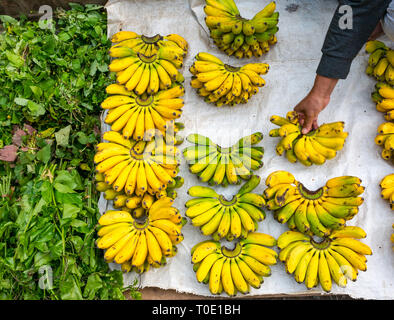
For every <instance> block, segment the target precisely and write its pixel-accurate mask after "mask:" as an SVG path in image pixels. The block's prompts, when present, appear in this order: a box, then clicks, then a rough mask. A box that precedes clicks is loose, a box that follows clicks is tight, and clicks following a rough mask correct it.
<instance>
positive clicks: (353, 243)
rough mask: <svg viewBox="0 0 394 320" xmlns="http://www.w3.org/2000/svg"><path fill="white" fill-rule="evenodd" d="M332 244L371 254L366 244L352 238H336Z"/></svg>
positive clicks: (363, 253)
mask: <svg viewBox="0 0 394 320" xmlns="http://www.w3.org/2000/svg"><path fill="white" fill-rule="evenodd" d="M332 243H333V244H336V245H339V246H343V247H346V248H349V249H351V250H353V251H355V252H357V253H359V254H362V255H371V254H372V250H371V248H370V247H369V246H367V245H366V244H364V243H362V242H360V241H358V240H356V239H352V238H336V239H334V240H333V241H332Z"/></svg>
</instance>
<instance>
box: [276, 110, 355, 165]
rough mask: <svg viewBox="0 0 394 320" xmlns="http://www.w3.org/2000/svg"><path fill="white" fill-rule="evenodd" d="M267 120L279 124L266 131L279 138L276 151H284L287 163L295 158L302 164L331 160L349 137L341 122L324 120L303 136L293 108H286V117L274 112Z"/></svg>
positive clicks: (279, 152)
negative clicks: (324, 121)
mask: <svg viewBox="0 0 394 320" xmlns="http://www.w3.org/2000/svg"><path fill="white" fill-rule="evenodd" d="M270 121H271V122H272V123H273V124H276V125H277V126H279V127H280V128H276V129H272V130H271V131H270V132H269V136H270V137H281V140H280V141H279V142H278V144H277V145H276V154H277V155H279V156H281V155H283V154H284V155H285V157H286V158H287V160H289V161H290V162H292V163H295V162H297V161H298V162H300V163H302V164H303V165H305V166H311V165H313V164H316V165H322V164H324V163H325V162H326V160H328V159H333V158H334V157H335V156H336V155H337V151H339V150H341V149H342V148H343V146H344V144H345V140H346V138H347V136H348V133H347V132H344V131H343V128H344V122H342V121H338V122H332V123H324V124H322V125H320V126H319V128H318V129H316V130H312V131H311V132H309V133H308V134H305V135H303V134H302V133H301V125H300V124H299V122H298V115H297V113H296V112H295V111H289V112H288V113H287V114H286V117H281V116H277V115H273V116H271V118H270Z"/></svg>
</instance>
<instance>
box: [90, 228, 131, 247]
mask: <svg viewBox="0 0 394 320" xmlns="http://www.w3.org/2000/svg"><path fill="white" fill-rule="evenodd" d="M132 230H133V227H132V226H131V225H126V226H119V227H118V228H116V229H114V230H112V231H110V232H108V233H106V234H105V235H104V236H102V237H101V238H99V239H98V241H97V247H98V248H100V249H107V248H109V247H111V246H113V245H114V244H115V243H116V242H117V241H119V240H120V239H122V238H123V237H124V236H126V235H127V234H128V233H130V232H131V231H132Z"/></svg>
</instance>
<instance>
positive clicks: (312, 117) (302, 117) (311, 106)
mask: <svg viewBox="0 0 394 320" xmlns="http://www.w3.org/2000/svg"><path fill="white" fill-rule="evenodd" d="M329 100H330V99H329V98H328V99H327V98H324V97H320V96H319V95H316V94H313V93H309V94H308V95H307V96H306V97H305V98H304V99H302V100H301V102H299V103H298V104H297V105H296V106H295V108H294V111H296V112H297V114H298V121H299V123H300V125H301V126H302V134H307V133H308V132H310V131H311V130H316V129H317V128H318V124H317V119H318V116H319V113H320V112H321V111H322V110H323V109H324V108H325V107H326V106H327V105H328V103H329Z"/></svg>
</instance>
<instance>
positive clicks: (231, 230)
mask: <svg viewBox="0 0 394 320" xmlns="http://www.w3.org/2000/svg"><path fill="white" fill-rule="evenodd" d="M259 183H260V177H259V176H256V175H253V176H252V177H251V178H250V180H249V181H247V182H246V183H245V184H244V185H243V186H242V187H241V188H240V189H239V190H238V192H237V194H235V195H234V196H233V197H232V199H231V200H227V199H226V198H225V197H224V196H223V195H219V194H218V193H216V191H215V190H214V189H212V188H210V187H205V186H193V187H191V188H190V189H189V190H188V192H187V193H188V195H190V196H191V197H193V199H190V200H188V201H187V202H186V203H185V206H186V208H187V209H186V213H185V214H186V216H187V217H188V218H189V219H190V221H191V223H192V225H193V226H195V227H198V228H200V230H201V233H202V234H203V235H205V236H209V235H211V236H212V237H213V238H214V239H215V240H220V239H222V238H226V239H227V240H229V241H231V240H233V239H237V238H241V237H242V238H245V237H247V235H248V234H249V233H250V232H255V231H256V230H257V228H258V222H260V221H262V220H264V219H265V212H264V210H263V206H264V205H265V200H264V198H263V197H262V196H261V195H259V194H257V193H253V192H252V191H253V190H254V189H255V188H256V187H257V186H258V185H259Z"/></svg>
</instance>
